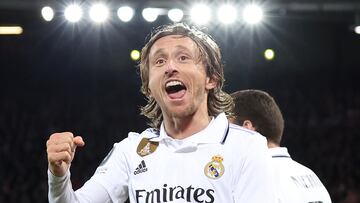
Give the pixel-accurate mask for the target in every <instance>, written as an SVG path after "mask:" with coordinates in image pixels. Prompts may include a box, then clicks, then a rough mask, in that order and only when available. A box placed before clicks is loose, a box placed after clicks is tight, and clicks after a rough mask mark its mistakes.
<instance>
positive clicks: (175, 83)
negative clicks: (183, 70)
mask: <svg viewBox="0 0 360 203" xmlns="http://www.w3.org/2000/svg"><path fill="white" fill-rule="evenodd" d="M175 85H181V86H184V84H183V83H182V82H180V81H177V80H172V81H170V82H168V83H166V87H170V86H175Z"/></svg>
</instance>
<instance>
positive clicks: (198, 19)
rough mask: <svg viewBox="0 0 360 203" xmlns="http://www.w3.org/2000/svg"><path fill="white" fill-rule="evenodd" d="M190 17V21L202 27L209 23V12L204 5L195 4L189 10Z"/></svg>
mask: <svg viewBox="0 0 360 203" xmlns="http://www.w3.org/2000/svg"><path fill="white" fill-rule="evenodd" d="M190 15H191V20H192V21H193V22H194V23H196V24H199V25H203V24H206V23H208V22H209V21H210V19H211V10H210V8H209V7H208V6H207V5H205V4H197V5H195V6H194V7H193V8H192V9H191V11H190Z"/></svg>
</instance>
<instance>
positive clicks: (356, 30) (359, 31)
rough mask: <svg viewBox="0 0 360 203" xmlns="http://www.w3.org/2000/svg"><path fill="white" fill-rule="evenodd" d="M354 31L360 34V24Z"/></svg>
mask: <svg viewBox="0 0 360 203" xmlns="http://www.w3.org/2000/svg"><path fill="white" fill-rule="evenodd" d="M354 31H355V33H356V34H359V35H360V25H358V26H355V28H354Z"/></svg>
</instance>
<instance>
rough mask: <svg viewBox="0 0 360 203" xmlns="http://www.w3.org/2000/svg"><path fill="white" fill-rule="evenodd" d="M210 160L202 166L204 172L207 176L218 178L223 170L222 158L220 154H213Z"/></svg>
mask: <svg viewBox="0 0 360 203" xmlns="http://www.w3.org/2000/svg"><path fill="white" fill-rule="evenodd" d="M211 159H212V161H210V162H209V163H208V164H206V166H205V168H204V173H205V175H206V176H207V177H208V178H211V179H218V178H220V177H221V176H222V175H223V174H224V171H225V168H224V165H223V164H222V161H223V160H224V159H223V158H222V157H221V156H220V155H216V156H213V157H212V158H211Z"/></svg>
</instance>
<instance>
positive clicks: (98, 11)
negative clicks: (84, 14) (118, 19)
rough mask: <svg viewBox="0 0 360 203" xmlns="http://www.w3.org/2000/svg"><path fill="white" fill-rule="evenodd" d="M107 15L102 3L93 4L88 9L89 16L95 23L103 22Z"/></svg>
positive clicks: (106, 9) (107, 11)
mask: <svg viewBox="0 0 360 203" xmlns="http://www.w3.org/2000/svg"><path fill="white" fill-rule="evenodd" d="M108 17H109V10H108V8H107V7H106V6H105V5H103V4H95V5H93V6H92V7H91V9H90V18H91V19H92V20H93V21H94V22H97V23H102V22H104V21H105V20H106V19H107V18H108Z"/></svg>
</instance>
